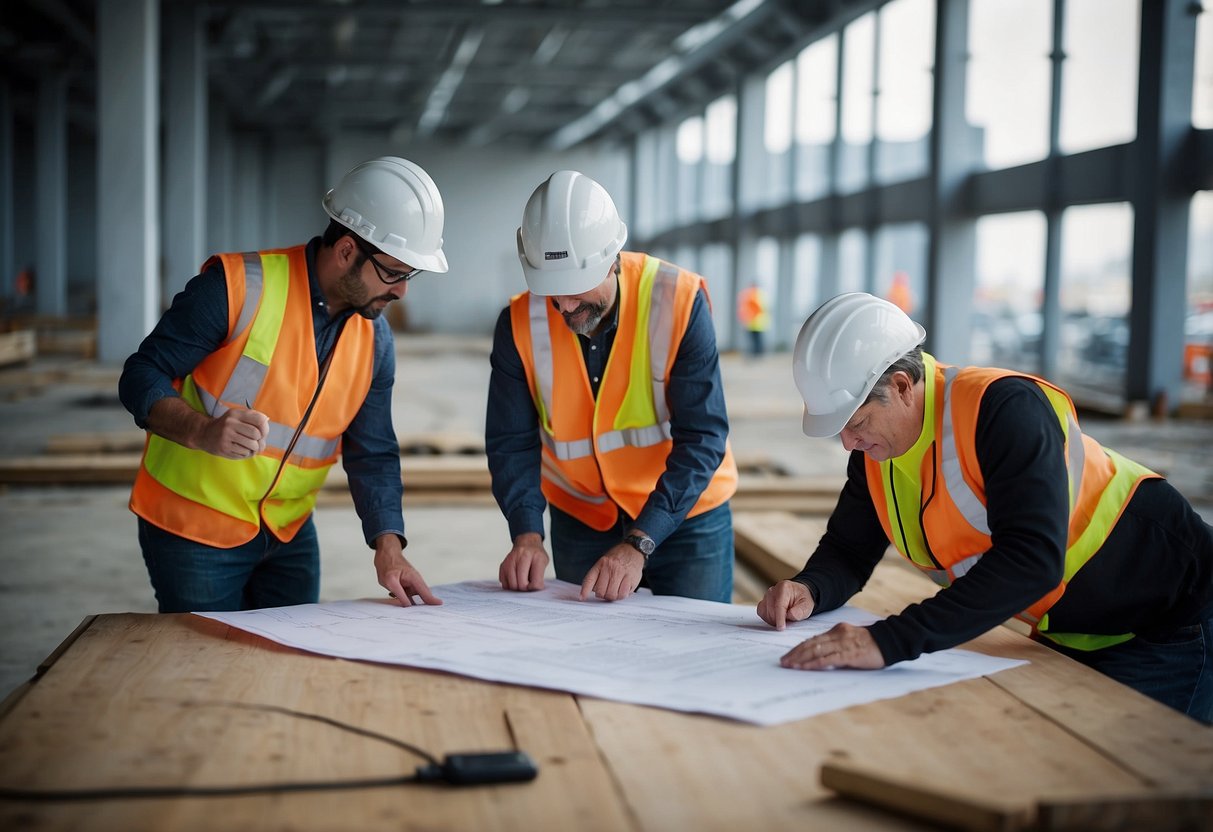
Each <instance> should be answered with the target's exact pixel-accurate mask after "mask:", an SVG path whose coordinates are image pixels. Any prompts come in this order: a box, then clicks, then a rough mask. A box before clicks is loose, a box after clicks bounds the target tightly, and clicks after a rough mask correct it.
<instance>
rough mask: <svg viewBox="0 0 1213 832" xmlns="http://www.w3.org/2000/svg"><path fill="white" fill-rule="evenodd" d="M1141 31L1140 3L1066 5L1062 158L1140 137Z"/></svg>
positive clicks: (1092, 0)
mask: <svg viewBox="0 0 1213 832" xmlns="http://www.w3.org/2000/svg"><path fill="white" fill-rule="evenodd" d="M1137 30H1138V20H1137V0H1066V13H1065V29H1064V33H1065V36H1064V38H1063V40H1064V42H1065V47H1064V51H1065V55H1066V59H1065V63H1064V64H1063V66H1062V74H1061V133H1060V137H1059V141H1060V144H1061V150H1062V152H1064V153H1078V152H1079V151H1083V150H1090V149H1092V148H1095V147H1106V146H1107V145H1113V144H1121V143H1122V142H1131V141H1133V138H1134V136H1136V135H1137V44H1138V40H1139V38H1138V34H1137Z"/></svg>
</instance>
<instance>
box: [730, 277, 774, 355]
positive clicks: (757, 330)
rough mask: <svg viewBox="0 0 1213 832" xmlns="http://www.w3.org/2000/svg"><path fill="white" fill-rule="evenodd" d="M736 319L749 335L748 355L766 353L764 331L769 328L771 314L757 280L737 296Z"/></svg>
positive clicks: (765, 296)
mask: <svg viewBox="0 0 1213 832" xmlns="http://www.w3.org/2000/svg"><path fill="white" fill-rule="evenodd" d="M737 318H738V320H740V321H741V324H742V326H744V327H745V328H746V331H747V332H749V333H750V355H753V356H759V355H762V354H763V353H764V352H766V343H765V339H766V331H767V330H768V329H769V328H770V326H771V313H770V312H769V311H768V307H767V293H766V292H764V291H763V290H762V287H761V286H759V285H758V281H757V280H755V281H753V282H752V283H751V284H750V285H749V286H747V287H746V288H744V289H742V290H741V291H740V292H739V293H738V294H737Z"/></svg>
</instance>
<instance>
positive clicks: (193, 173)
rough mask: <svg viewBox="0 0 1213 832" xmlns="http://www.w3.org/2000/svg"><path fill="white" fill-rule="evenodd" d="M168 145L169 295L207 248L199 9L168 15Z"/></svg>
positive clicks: (164, 240) (203, 67)
mask: <svg viewBox="0 0 1213 832" xmlns="http://www.w3.org/2000/svg"><path fill="white" fill-rule="evenodd" d="M165 25H166V34H167V36H168V48H167V51H166V53H165V72H166V74H167V80H168V100H167V101H166V102H165V114H164V115H165V122H166V128H167V129H166V140H165V148H164V157H165V165H164V179H165V183H164V184H165V188H164V223H165V224H164V229H163V233H162V246H163V249H164V262H165V267H166V271H165V280H164V289H165V292H166V294H167V296H168V297H171V296H172V295H174V294H176V293H177V292H179V291H180V290H181V289H183V288H184V287H185V284H186V281H188V280H189V279H190V278H191V277H193V276H194V275H195V274H197V273H198V267H199V266H200V265H201V264H202V261H203V259H205V257H206V255H207V251H206V195H207V194H206V189H207V181H206V176H207V141H206V140H207V86H206V44H205V41H204V39H203V31H202V24H201V20H200V18H199V15H198V8H197V7H196V6H192V5H185V6H172V7H170V10H169V11H168V13H167V16H166V20H165Z"/></svg>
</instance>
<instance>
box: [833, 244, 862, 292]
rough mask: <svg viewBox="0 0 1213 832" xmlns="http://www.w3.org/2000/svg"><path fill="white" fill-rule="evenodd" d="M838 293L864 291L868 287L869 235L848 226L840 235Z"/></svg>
mask: <svg viewBox="0 0 1213 832" xmlns="http://www.w3.org/2000/svg"><path fill="white" fill-rule="evenodd" d="M836 285H837V289H838V294H842V293H843V292H864V291H867V288H868V235H867V234H866V233H865V232H864V231H863V229H860V228H848V229H847V230H846V231H844V232H842V233H841V234H839V235H838V279H837V281H836Z"/></svg>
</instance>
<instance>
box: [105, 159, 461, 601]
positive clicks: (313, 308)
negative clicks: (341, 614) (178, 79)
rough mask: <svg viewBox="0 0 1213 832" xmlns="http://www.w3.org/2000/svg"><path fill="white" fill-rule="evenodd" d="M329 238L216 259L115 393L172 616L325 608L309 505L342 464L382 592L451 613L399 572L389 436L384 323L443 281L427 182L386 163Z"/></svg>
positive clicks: (350, 184)
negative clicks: (131, 431)
mask: <svg viewBox="0 0 1213 832" xmlns="http://www.w3.org/2000/svg"><path fill="white" fill-rule="evenodd" d="M323 206H324V210H325V212H326V213H327V214H328V215H329V218H330V221H329V225H328V228H327V230H325V232H324V234H323V235H322V236H320V237H315V238H313V239H312V240H311V241H310V242H309V243H307V244H306V245H300V246H295V247H293V248H285V249H276V250H267V251H259V252H247V253H243V254H219V255H216V256H214V257H211V258H210V259H209V260H207V262H206V263H204V264H203V266H202V271H201V273H200V274H199V275H198V276H197V277H195V278H193V279H192V280H191V281H190V282H189V283H188V284H187V285H186V287H185V289H184V290H183V291H182V292H181V293H180V294H178V295H177V296H176V297H175V298H174V299H173V303H172V306H171V307H170V308H169V310H168V311H167V312H165V314H164V316H163V317H162V318H161V319H160V322H159V323H158V324H157V325H156V327H155V329H153V330H152V333H151V334H150V335H148V336H147V338H146V339H144V341H143V343H142V344H141V345H140V346H139V350H138V351H137V352H136V353H135V354H133V355H132V356H131V357H130V358H129V359H128V360H127V362H126V366H125V367H124V369H123V372H122V378H121V380H120V381H119V385H118V389H119V394H120V396H121V398H122V401H123V404H125V405H126V407H127V409H128V410H130V411H131V413H132V414H133V415H134V417H135V422H136V423H137V424H138V425H139V426H140V427H142V428H144V429H146V430H147V432H148V439H147V444H146V446H145V449H144V452H143V461H142V463H141V464H140V466H139V472H138V474H137V476H136V479H135V485H134V489H133V490H132V493H131V500H130V507H131V510H132V511H134V513H135V514H137V515H138V516H139V543H140V546H141V547H142V549H143V559H144V562H145V563H146V564H147V570H148V575H149V576H150V578H151V583H152V587H153V589H154V590H155V593H156V599H157V601H158V603H159V607H160V611H161V612H184V611H192V610H236V609H250V608H259V607H273V606H284V605H289V604H303V603H313V602H315V601H316V600H317V599H318V596H319V588H320V552H319V548H318V544H317V538H316V529H315V526H314V525H313V521H312V508H313V506H314V505H315V503H316V493H317V491H318V490H319V489H320V487H321V485H322V484H323V483H324V478H325V475H326V474H327V473H328V469H329V468H330V467H331V466H332V464H333V463H334V462H336V461H337V457H338V456H341V457H342V463H343V465H344V467H345V470H346V474H347V475H348V477H349V486H350V493H351V495H352V496H353V500H354V507H355V509H356V510H357V511H358V516H359V518H360V519H361V520H362V529H363V533H364V535H365V538H366V542H367V544H368V545H369V546H370V547H371V548H372V549H374V551H375V558H374V562H375V570H376V572H377V573H378V579H379V583H380V585H381V586H383V587H384V588H385V589H387V590H388V592H389V593H390V594H392V595H393V596H394V597H395V598H396V599H397V602H398V603H400V604H402V605H405V606H408V605H410V604H411V603H412V602H413V601H412V599H414V598H419V599H420V600H421V601H423V602H425V603H427V604H437V603H441V601H439V600H438V599H437V598H435V597H434V596H433V595H432V594H431V592H430V589H429V587H428V586H427V585H426V583H425V580H424V579H423V578H422V577H421V575H420V573H419V572H418V571H417V570H416V569H414V568H413V566H412V565H410V564H409V562H408V561H407V560H406V559H405V557H404V554H403V548H404V545H405V538H404V518H403V515H402V513H401V506H400V501H401V492H402V487H401V481H400V455H399V448H398V446H397V443H396V435H395V431H394V429H393V427H392V411H391V402H392V384H393V380H394V378H395V372H396V358H395V355H396V354H395V349H394V346H393V343H392V332H391V329H390V328H389V326H388V324H387V321H386V320H385V319H384V318H382V317H380V313H382V312H383V310H384V308H385V307H386V306H387V305H388V304H389V303H391V302H393V301H395V300H399V299H400V298H402V297H404V293H405V291H406V289H407V285H408V281H409V280H411V279H412V278H414V277H416V276H417V275H418V274H421V273H422V272H436V273H443V272H445V271H446V270H447V262H446V256H445V255H444V254H443V252H442V225H443V206H442V197H441V195H440V194H439V193H438V188H437V186H435V184H434V181H433V180H432V179H431V178H430V177H429V175H428V174H427V173H426V172H425V171H424V170H422V169H421V168H420V167H418V166H417V165H415V164H413V163H412V162H409V161H406V160H405V159H400V158H397V157H394V156H385V157H382V158H378V159H372V160H370V161H368V162H363V163H362V164H360V165H357V166H356V167H354V168H353V169H352V170H350V171H349V172H348V173H347V174H346V175H345V177H344V178H343V179H342V180H341V182H340V183H339V184H338V185H337V187H336V188H334V189H332V190H331V191H329V192H328V193H327V194H326V195H325V197H324V200H323Z"/></svg>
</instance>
